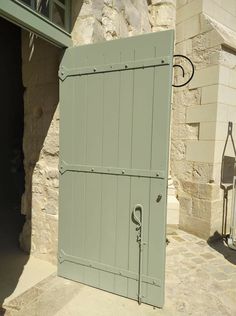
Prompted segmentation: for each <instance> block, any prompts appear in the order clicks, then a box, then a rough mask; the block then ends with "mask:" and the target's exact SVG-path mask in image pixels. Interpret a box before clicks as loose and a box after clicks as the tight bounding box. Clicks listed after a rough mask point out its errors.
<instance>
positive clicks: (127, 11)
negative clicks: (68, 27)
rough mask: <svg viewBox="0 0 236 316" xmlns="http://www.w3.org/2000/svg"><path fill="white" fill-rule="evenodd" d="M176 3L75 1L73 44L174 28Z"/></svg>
mask: <svg viewBox="0 0 236 316" xmlns="http://www.w3.org/2000/svg"><path fill="white" fill-rule="evenodd" d="M175 2H176V0H166V1H163V0H96V1H92V0H84V2H83V3H82V2H78V1H77V0H74V1H72V5H73V8H74V10H73V12H74V15H73V16H72V24H73V25H74V27H73V31H72V36H73V40H74V45H82V44H89V43H94V42H97V41H103V40H111V39H116V38H121V37H128V36H134V35H138V34H142V33H149V32H152V31H153V32H155V31H161V30H166V29H170V28H174V27H175V12H176V9H175Z"/></svg>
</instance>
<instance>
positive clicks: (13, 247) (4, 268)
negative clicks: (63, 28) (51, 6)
mask: <svg viewBox="0 0 236 316" xmlns="http://www.w3.org/2000/svg"><path fill="white" fill-rule="evenodd" d="M0 38H1V43H2V45H1V50H0V69H1V74H0V92H1V93H0V143H1V154H0V165H1V177H0V253H1V262H0V284H1V289H0V306H1V303H2V302H3V300H4V298H5V297H6V296H7V295H8V294H10V293H11V292H12V288H13V287H14V286H15V280H16V279H17V275H20V273H21V271H22V269H23V267H24V264H25V262H26V261H27V258H28V256H27V255H26V254H23V255H22V257H21V258H20V262H19V261H17V262H16V260H15V259H16V258H15V256H18V255H19V253H20V252H21V251H20V249H19V235H20V232H21V230H22V228H23V225H24V221H25V218H24V215H22V214H21V197H22V194H23V193H24V178H25V174H24V164H23V161H24V155H23V130H24V101H23V94H24V88H23V84H22V70H21V69H22V60H21V29H20V28H19V27H17V26H15V25H14V24H12V23H10V22H8V21H6V20H5V19H2V18H0ZM12 271H14V276H13V275H9V274H10V273H11V272H12ZM16 274H17V275H16ZM13 279H14V281H13ZM11 281H12V282H11ZM12 283H14V284H12Z"/></svg>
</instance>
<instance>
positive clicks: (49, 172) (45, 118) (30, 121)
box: [20, 31, 61, 262]
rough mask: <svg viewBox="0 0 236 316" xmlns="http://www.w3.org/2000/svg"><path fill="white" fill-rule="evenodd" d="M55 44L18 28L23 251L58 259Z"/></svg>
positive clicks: (58, 60) (58, 51)
mask: <svg viewBox="0 0 236 316" xmlns="http://www.w3.org/2000/svg"><path fill="white" fill-rule="evenodd" d="M60 55H61V51H60V50H59V48H56V47H54V46H53V45H51V44H49V43H47V42H45V41H43V40H41V39H39V38H36V37H35V36H32V35H30V34H29V33H28V32H26V31H22V75H23V85H24V87H25V93H24V111H25V116H24V138H23V150H24V168H25V193H24V195H23V197H22V213H23V214H25V215H26V223H25V225H24V228H23V232H22V234H21V236H20V243H21V246H22V248H23V249H24V250H26V251H28V252H29V251H30V250H31V252H33V253H34V254H35V255H36V256H38V257H42V258H44V259H46V260H49V261H53V262H55V261H56V251H57V221H58V152H59V145H58V144H59V137H58V136H59V110H58V92H59V87H58V76H57V73H58V67H59V62H60Z"/></svg>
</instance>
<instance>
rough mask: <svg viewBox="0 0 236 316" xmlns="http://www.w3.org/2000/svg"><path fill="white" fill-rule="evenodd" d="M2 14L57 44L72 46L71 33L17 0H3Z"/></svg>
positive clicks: (0, 10) (0, 2)
mask: <svg viewBox="0 0 236 316" xmlns="http://www.w3.org/2000/svg"><path fill="white" fill-rule="evenodd" d="M0 16H2V17H3V18H5V19H7V20H9V21H10V22H12V23H14V24H16V25H18V26H20V27H21V28H23V29H26V30H28V31H30V32H33V33H35V34H36V35H38V36H40V37H42V38H43V39H45V40H47V41H49V42H51V43H53V44H54V45H56V46H59V47H62V48H66V47H69V46H72V39H71V35H70V33H68V32H66V31H65V30H63V29H61V28H60V27H58V26H57V25H55V24H54V23H52V22H51V21H49V20H48V19H46V18H44V17H43V16H41V15H40V14H38V13H37V12H35V11H33V10H32V9H31V8H29V7H27V6H26V5H24V4H23V3H21V2H18V1H17V0H1V1H0Z"/></svg>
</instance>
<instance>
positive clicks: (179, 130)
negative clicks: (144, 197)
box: [171, 0, 236, 239]
mask: <svg viewBox="0 0 236 316" xmlns="http://www.w3.org/2000/svg"><path fill="white" fill-rule="evenodd" d="M220 3H221V4H222V2H221V1H207V0H193V1H178V2H177V19H176V20H177V25H176V34H177V35H176V40H177V41H176V42H177V43H176V53H182V54H186V55H187V56H188V57H190V58H191V60H192V61H193V63H194V65H195V69H196V72H195V76H194V79H193V80H192V81H191V82H190V84H189V85H188V86H187V87H184V88H182V89H175V90H174V105H173V121H172V122H173V124H172V150H171V153H172V155H171V170H172V175H173V177H174V179H175V183H176V185H177V187H178V197H179V202H180V227H181V228H183V229H185V230H188V231H190V232H192V233H195V234H197V235H199V236H200V237H203V238H206V239H207V238H209V237H210V236H212V235H214V234H215V233H216V232H218V233H221V224H222V210H223V197H222V190H221V189H220V168H221V156H222V151H223V145H224V141H225V137H226V133H227V120H229V119H230V116H231V120H233V121H234V120H235V118H234V117H235V112H234V111H235V110H234V107H235V104H236V103H235V102H236V101H235V100H236V99H235V91H236V90H235V87H234V86H233V85H235V84H233V80H234V78H235V77H234V71H235V69H233V68H234V67H235V64H234V55H233V54H232V52H226V51H225V50H224V49H223V48H222V47H223V46H224V45H225V44H226V39H228V44H229V43H233V41H234V39H233V36H232V33H233V31H232V28H234V27H235V26H236V20H234V25H233V24H232V23H231V22H230V23H231V24H230V27H231V30H230V31H229V32H228V31H227V27H225V26H224V25H222V24H219V23H218V22H216V21H215V20H214V19H213V18H216V17H218V16H220V15H221V14H222V15H224V14H225V19H226V15H227V17H228V15H229V14H231V13H229V12H228V13H227V12H225V10H224V9H222V7H221V6H220V5H219V4H220ZM231 5H233V3H231ZM228 9H229V8H228ZM234 9H235V10H234V11H233V10H232V12H234V13H235V12H236V3H234ZM222 10H223V11H222ZM221 11H222V12H221ZM211 16H212V17H213V18H212V17H211ZM220 20H222V19H220ZM227 21H228V20H227ZM230 21H232V19H231V20H230ZM228 22H229V21H228ZM228 22H225V23H226V24H227V23H228ZM220 30H221V31H220ZM225 33H226V35H227V36H223V35H224V34H225ZM229 34H230V35H229ZM225 59H227V61H225ZM229 61H230V62H229ZM225 62H226V63H227V66H226V67H223V65H222V63H225ZM230 63H231V64H230ZM226 104H227V105H226ZM225 106H226V107H227V110H226V109H225ZM233 113H234V114H233ZM226 117H227V118H226ZM222 120H223V121H222Z"/></svg>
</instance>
